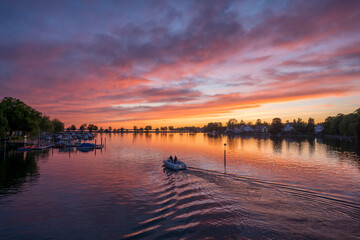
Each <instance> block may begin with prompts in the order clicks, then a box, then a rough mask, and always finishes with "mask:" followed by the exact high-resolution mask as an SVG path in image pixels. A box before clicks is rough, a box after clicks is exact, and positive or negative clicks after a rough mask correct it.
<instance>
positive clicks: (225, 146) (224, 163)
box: [224, 143, 226, 173]
mask: <svg viewBox="0 0 360 240" xmlns="http://www.w3.org/2000/svg"><path fill="white" fill-rule="evenodd" d="M224 172H225V173H226V143H224Z"/></svg>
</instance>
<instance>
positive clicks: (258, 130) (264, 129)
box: [254, 125, 269, 133]
mask: <svg viewBox="0 0 360 240" xmlns="http://www.w3.org/2000/svg"><path fill="white" fill-rule="evenodd" d="M254 132H255V133H268V132H269V129H268V128H267V127H266V126H262V125H261V126H256V127H255V128H254Z"/></svg>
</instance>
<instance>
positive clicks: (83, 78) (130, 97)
mask: <svg viewBox="0 0 360 240" xmlns="http://www.w3.org/2000/svg"><path fill="white" fill-rule="evenodd" d="M0 6H1V8H0V11H1V15H0V18H1V21H0V25H1V28H0V32H1V38H0V52H1V54H0V98H3V97H5V96H10V97H15V98H19V99H21V100H22V101H24V102H25V103H26V104H28V105H30V106H32V107H34V108H36V109H37V110H39V111H41V112H43V113H44V114H46V115H50V117H51V118H59V119H60V120H62V121H64V122H65V126H66V127H67V126H70V125H71V124H75V125H76V127H79V126H80V125H81V124H83V123H87V124H91V123H92V124H96V125H98V126H99V127H103V128H107V127H108V126H112V127H113V128H120V127H125V128H132V127H133V126H134V125H136V126H138V127H145V126H146V125H151V126H152V127H153V128H156V127H160V126H171V125H172V126H174V127H181V126H192V125H194V126H199V127H200V126H203V125H204V124H206V123H208V122H222V123H225V122H226V121H227V120H229V119H231V118H235V119H237V120H239V121H240V120H244V121H245V122H249V121H252V122H253V123H254V122H255V121H256V119H258V118H259V119H261V120H262V121H267V122H271V119H272V118H274V117H280V118H281V119H282V121H283V122H285V121H286V120H290V121H291V120H292V119H297V118H302V119H303V120H305V121H307V120H308V118H309V117H313V118H314V119H315V122H322V121H324V119H325V117H327V116H333V115H336V114H337V113H344V114H347V113H350V112H353V111H355V110H356V109H357V108H359V107H360V69H359V66H360V32H359V29H360V23H359V21H358V19H360V2H359V1H316V2H303V1H271V2H268V1H258V2H255V3H254V2H253V1H242V2H238V1H226V2H220V1H213V2H211V1H181V2H175V1H155V2H150V1H137V2H133V1H115V2H106V3H101V2H97V1H94V2H92V1H90V2H88V1H87V2H81V1H79V2H74V1H61V2H48V1H35V2H32V3H31V4H29V3H28V2H26V1H24V2H21V1H16V2H15V1H2V2H1V3H0Z"/></svg>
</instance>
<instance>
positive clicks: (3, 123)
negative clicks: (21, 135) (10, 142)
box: [0, 104, 9, 138]
mask: <svg viewBox="0 0 360 240" xmlns="http://www.w3.org/2000/svg"><path fill="white" fill-rule="evenodd" d="M1 106H2V105H1V104H0V138H4V137H6V133H7V132H8V131H9V125H8V121H7V119H6V117H5V116H4V113H3V110H2V109H1Z"/></svg>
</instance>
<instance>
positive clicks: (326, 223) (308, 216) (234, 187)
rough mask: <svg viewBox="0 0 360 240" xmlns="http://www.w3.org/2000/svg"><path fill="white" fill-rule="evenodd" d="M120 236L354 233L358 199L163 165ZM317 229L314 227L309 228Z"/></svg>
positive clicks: (323, 235) (359, 208) (326, 235)
mask: <svg viewBox="0 0 360 240" xmlns="http://www.w3.org/2000/svg"><path fill="white" fill-rule="evenodd" d="M163 176H164V179H162V180H163V181H162V182H163V184H161V185H160V186H158V188H156V189H154V190H152V192H151V193H150V198H151V199H149V204H151V207H150V208H149V209H151V210H149V211H146V212H144V213H143V214H142V217H143V219H141V220H140V221H139V222H138V224H137V225H136V226H135V227H133V228H132V229H131V231H130V232H129V233H128V234H126V235H124V236H123V238H124V239H144V238H145V239H146V238H151V239H180V238H181V239H205V238H211V239H234V238H251V239H253V238H255V239H260V238H264V236H265V237H266V238H291V239H297V238H299V236H302V237H303V238H341V237H343V233H344V232H346V233H347V234H348V236H347V238H348V239H352V238H357V237H360V234H359V233H358V232H356V230H355V229H356V227H355V226H359V223H360V217H359V216H360V204H359V203H356V202H351V201H347V200H344V199H341V198H339V197H335V196H330V195H327V194H323V193H319V192H315V191H311V190H307V189H301V188H299V187H297V186H291V185H286V184H282V183H276V182H268V181H264V180H260V179H256V178H251V177H244V176H237V175H233V174H224V173H220V172H217V171H212V170H203V169H198V168H193V167H188V170H187V171H185V172H175V171H171V170H166V169H165V170H164V175H163ZM314 229H318V230H316V231H315V230H314Z"/></svg>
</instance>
